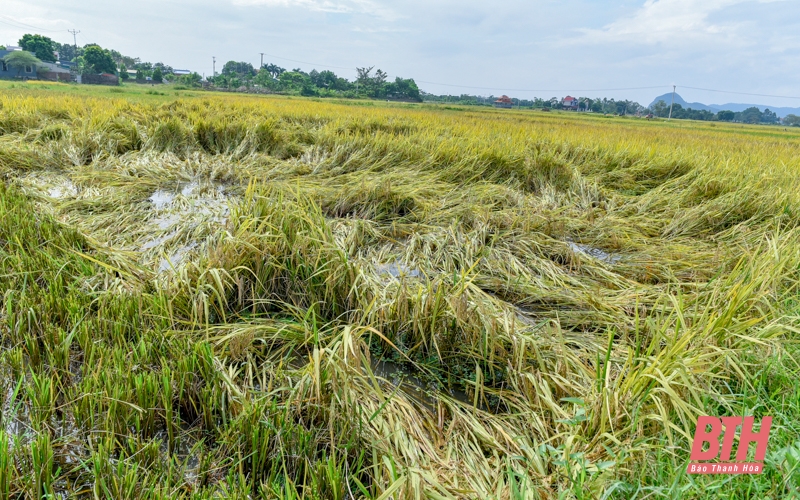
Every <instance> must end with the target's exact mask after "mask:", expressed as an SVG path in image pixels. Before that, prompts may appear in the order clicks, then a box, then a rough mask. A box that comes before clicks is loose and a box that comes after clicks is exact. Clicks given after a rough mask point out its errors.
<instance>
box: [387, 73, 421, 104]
mask: <svg viewBox="0 0 800 500" xmlns="http://www.w3.org/2000/svg"><path fill="white" fill-rule="evenodd" d="M384 95H385V96H386V97H390V98H393V99H411V100H414V101H422V97H421V96H420V93H419V87H417V83H416V82H415V81H414V79H413V78H409V79H403V78H400V77H397V78H395V80H394V82H391V83H387V84H385V85H384Z"/></svg>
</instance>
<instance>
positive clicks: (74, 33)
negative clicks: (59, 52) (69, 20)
mask: <svg viewBox="0 0 800 500" xmlns="http://www.w3.org/2000/svg"><path fill="white" fill-rule="evenodd" d="M67 31H68V32H70V33H72V42H73V43H74V44H75V50H76V51H77V50H78V33H80V31H78V30H76V29H72V30H67ZM77 55H78V54H77V53H76V54H75V56H77Z"/></svg>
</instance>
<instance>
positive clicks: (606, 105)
mask: <svg viewBox="0 0 800 500" xmlns="http://www.w3.org/2000/svg"><path fill="white" fill-rule="evenodd" d="M422 99H423V101H425V102H435V103H445V104H446V103H453V104H462V105H468V106H494V102H495V101H496V100H497V99H498V96H495V95H490V96H478V95H470V94H461V95H449V94H448V95H445V94H443V95H436V94H429V93H426V92H422ZM511 101H512V105H513V107H520V108H528V109H537V108H541V109H563V108H564V106H563V104H562V103H561V99H559V98H558V97H551V98H550V99H542V98H539V97H535V98H533V99H518V98H516V97H514V98H512V99H511ZM578 111H592V112H594V113H604V114H613V115H637V114H642V113H645V112H646V111H647V108H645V107H644V106H642V105H641V104H639V103H638V102H635V101H628V100H622V101H618V100H615V99H608V98H590V97H579V98H578Z"/></svg>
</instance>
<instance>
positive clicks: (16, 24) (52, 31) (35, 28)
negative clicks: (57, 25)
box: [0, 14, 66, 33]
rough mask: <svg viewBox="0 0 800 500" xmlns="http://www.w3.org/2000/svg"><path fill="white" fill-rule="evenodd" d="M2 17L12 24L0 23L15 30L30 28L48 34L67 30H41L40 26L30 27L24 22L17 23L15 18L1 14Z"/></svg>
mask: <svg viewBox="0 0 800 500" xmlns="http://www.w3.org/2000/svg"><path fill="white" fill-rule="evenodd" d="M0 17H2V18H3V19H5V20H6V21H10V22H6V21H0V23H3V24H6V25H8V26H13V27H14V28H21V29H26V28H28V29H34V30H37V31H46V32H50V33H55V32H57V31H66V30H63V29H60V30H50V29H45V28H40V27H38V26H33V25H30V24H27V23H23V22H22V21H17V20H16V19H14V18H11V17H8V16H4V15H2V14H0ZM11 23H14V24H11ZM18 25H19V26H18Z"/></svg>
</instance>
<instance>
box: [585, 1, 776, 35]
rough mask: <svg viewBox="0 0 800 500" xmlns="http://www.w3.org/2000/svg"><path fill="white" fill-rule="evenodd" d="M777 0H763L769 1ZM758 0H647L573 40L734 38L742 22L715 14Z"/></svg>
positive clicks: (587, 30)
mask: <svg viewBox="0 0 800 500" xmlns="http://www.w3.org/2000/svg"><path fill="white" fill-rule="evenodd" d="M770 1H776V0H761V1H759V3H768V2H770ZM777 1H780V0H777ZM748 2H754V0H702V1H697V0H647V1H646V2H645V3H644V5H643V6H642V7H641V8H639V9H638V10H637V11H636V12H635V13H633V15H631V16H627V17H623V18H621V19H618V20H616V21H614V22H612V23H610V24H607V25H605V26H604V27H602V28H601V29H582V30H580V32H581V36H580V37H578V38H573V39H571V40H570V42H573V43H602V42H627V43H631V42H632V43H639V44H642V43H643V44H658V43H670V44H687V43H697V42H698V41H700V40H708V39H724V40H726V41H728V42H730V41H732V40H733V39H734V37H735V35H736V34H737V32H738V31H739V30H738V28H739V27H740V26H741V25H742V24H743V22H740V23H714V22H712V21H711V20H709V17H710V16H711V14H714V13H716V12H719V11H721V10H723V9H725V8H727V7H732V6H734V5H736V4H742V3H748Z"/></svg>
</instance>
